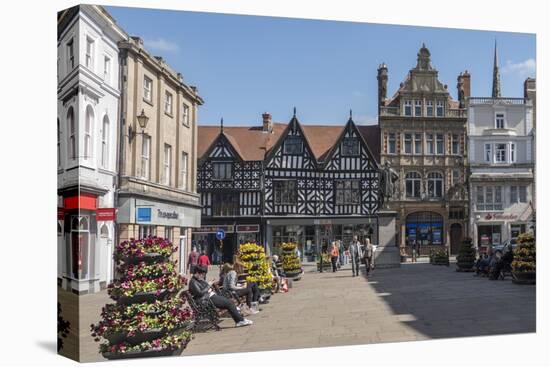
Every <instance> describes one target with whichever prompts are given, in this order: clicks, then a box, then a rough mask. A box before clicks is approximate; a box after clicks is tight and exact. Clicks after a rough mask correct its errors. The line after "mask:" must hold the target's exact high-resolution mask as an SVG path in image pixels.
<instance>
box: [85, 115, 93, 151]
mask: <svg viewBox="0 0 550 367" xmlns="http://www.w3.org/2000/svg"><path fill="white" fill-rule="evenodd" d="M93 124H94V110H93V109H92V106H88V107H86V121H85V124H84V159H89V158H91V156H92V129H93Z"/></svg>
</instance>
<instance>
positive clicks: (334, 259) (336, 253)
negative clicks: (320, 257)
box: [330, 241, 340, 273]
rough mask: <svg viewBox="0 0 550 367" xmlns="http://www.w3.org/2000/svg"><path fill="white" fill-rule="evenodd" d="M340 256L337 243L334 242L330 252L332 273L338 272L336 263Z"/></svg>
mask: <svg viewBox="0 0 550 367" xmlns="http://www.w3.org/2000/svg"><path fill="white" fill-rule="evenodd" d="M339 256H340V251H339V250H338V246H337V245H336V242H335V241H332V248H331V250H330V261H331V263H332V272H333V273H334V272H336V270H337V267H336V263H337V261H338V257H339Z"/></svg>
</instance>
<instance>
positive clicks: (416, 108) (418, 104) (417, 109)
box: [414, 100, 422, 116]
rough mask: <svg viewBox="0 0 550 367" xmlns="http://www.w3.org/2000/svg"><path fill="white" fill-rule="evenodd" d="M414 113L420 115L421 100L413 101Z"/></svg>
mask: <svg viewBox="0 0 550 367" xmlns="http://www.w3.org/2000/svg"><path fill="white" fill-rule="evenodd" d="M414 115H415V116H422V101H418V100H417V101H414Z"/></svg>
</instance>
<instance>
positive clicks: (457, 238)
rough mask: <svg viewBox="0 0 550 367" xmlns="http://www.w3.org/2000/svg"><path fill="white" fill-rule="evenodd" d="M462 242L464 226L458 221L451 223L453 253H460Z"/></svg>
mask: <svg viewBox="0 0 550 367" xmlns="http://www.w3.org/2000/svg"><path fill="white" fill-rule="evenodd" d="M461 243H462V226H461V225H460V224H458V223H453V224H452V225H451V255H456V254H458V250H459V249H460V244H461Z"/></svg>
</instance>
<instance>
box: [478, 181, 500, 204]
mask: <svg viewBox="0 0 550 367" xmlns="http://www.w3.org/2000/svg"><path fill="white" fill-rule="evenodd" d="M476 209H477V210H502V186H477V187H476Z"/></svg>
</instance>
